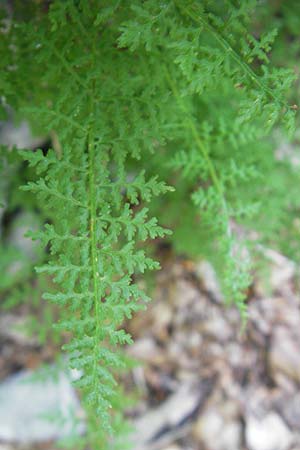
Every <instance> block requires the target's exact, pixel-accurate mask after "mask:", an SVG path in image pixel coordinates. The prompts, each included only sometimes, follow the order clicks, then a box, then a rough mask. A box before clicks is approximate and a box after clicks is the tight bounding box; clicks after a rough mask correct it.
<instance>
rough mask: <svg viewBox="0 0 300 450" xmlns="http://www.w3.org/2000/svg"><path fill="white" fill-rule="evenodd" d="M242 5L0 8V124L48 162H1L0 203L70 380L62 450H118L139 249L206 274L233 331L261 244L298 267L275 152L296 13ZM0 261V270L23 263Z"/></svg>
mask: <svg viewBox="0 0 300 450" xmlns="http://www.w3.org/2000/svg"><path fill="white" fill-rule="evenodd" d="M25 3H26V5H25ZM257 3H258V2H256V1H252V0H249V1H240V2H238V1H229V0H222V1H218V2H214V1H209V0H204V1H202V2H196V1H181V0H165V1H157V0H147V1H143V2H141V1H136V0H134V1H130V2H126V1H121V0H118V1H116V0H109V1H108V0H107V1H105V0H103V1H97V0H88V1H86V0H65V1H59V0H57V1H53V2H38V1H34V0H32V1H28V2H22V1H20V2H17V1H16V2H14V6H13V8H12V9H10V8H9V7H7V8H5V7H4V8H3V11H2V14H3V20H2V25H1V40H0V54H1V58H0V67H1V74H2V76H1V79H0V87H1V100H2V105H1V108H2V109H1V113H2V116H3V117H5V116H6V115H7V112H8V110H9V109H10V108H12V109H13V111H14V112H15V114H16V120H18V119H24V118H25V119H27V120H28V121H29V122H30V123H31V125H32V128H33V130H34V131H35V132H36V133H38V134H40V135H47V136H50V137H51V138H52V147H53V148H50V149H49V150H47V151H45V150H44V151H42V150H36V151H30V150H26V149H24V150H22V151H20V152H16V151H14V150H13V151H8V150H7V149H5V148H2V151H1V161H2V167H1V171H2V172H3V174H2V175H1V183H3V186H4V184H5V189H4V187H3V189H2V192H3V199H2V200H1V203H2V204H3V205H4V206H5V208H6V211H8V214H10V213H13V212H14V211H15V209H16V208H23V210H25V211H31V212H32V211H34V212H35V214H37V215H38V216H39V220H40V222H42V223H43V224H44V225H43V227H42V228H41V227H38V228H37V231H33V232H31V236H32V238H33V239H34V240H39V242H40V249H41V250H42V251H41V252H40V254H39V256H38V258H37V259H38V260H37V261H34V265H36V264H37V269H36V270H37V272H38V273H39V274H44V277H43V278H39V279H40V280H43V281H40V284H39V286H37V287H36V290H37V292H40V291H41V290H44V286H46V290H47V292H45V293H44V294H43V297H44V299H46V300H48V301H49V302H51V303H53V304H55V305H56V304H57V305H59V307H60V318H59V321H58V322H57V324H56V328H57V329H58V330H59V332H61V333H62V332H68V333H69V334H70V335H71V336H72V337H71V338H70V339H69V340H68V342H67V343H66V344H65V345H64V349H65V350H66V351H67V352H68V354H69V356H70V365H71V367H73V368H77V369H80V370H81V371H82V377H81V378H80V380H79V381H77V386H78V387H79V388H80V390H81V393H82V401H83V404H84V406H85V409H86V411H87V417H88V430H87V435H86V436H85V437H84V438H82V440H81V441H80V440H79V439H78V442H77V444H76V448H85V447H86V445H88V446H89V448H91V449H108V448H109V449H112V448H120V449H124V448H125V447H124V441H123V440H122V439H123V437H122V433H123V432H125V431H126V430H127V426H126V425H125V423H124V422H123V419H122V411H123V409H124V407H126V399H125V398H124V395H123V393H122V389H121V388H120V386H119V384H118V383H117V379H118V377H119V375H120V373H121V372H122V371H123V370H124V369H125V368H126V365H128V362H127V360H126V356H125V355H124V354H123V352H122V351H121V346H122V345H123V344H130V343H131V336H130V335H128V334H127V333H126V332H125V331H124V329H122V323H123V321H124V319H125V318H130V317H131V316H132V314H133V313H134V312H136V311H138V310H140V309H142V308H144V307H145V303H146V302H147V301H148V297H147V295H146V294H145V292H144V291H143V290H142V289H141V288H140V287H139V285H138V284H137V282H136V280H137V277H136V275H137V274H140V273H142V274H143V273H144V272H145V271H148V270H153V269H158V268H159V264H158V263H157V262H156V261H154V259H153V255H152V256H151V254H152V253H153V250H151V245H150V244H151V242H157V241H158V240H160V239H161V238H164V237H165V236H166V237H165V239H166V240H167V241H168V242H171V243H172V245H173V246H174V248H175V249H176V251H177V252H184V253H186V254H189V255H193V256H197V257H201V258H205V259H208V260H210V261H211V262H212V263H213V265H214V267H215V269H216V271H217V274H218V277H219V280H220V283H221V285H222V287H223V292H224V297H225V299H226V301H227V302H228V303H235V304H236V305H237V307H238V308H239V310H240V313H241V322H242V323H245V321H246V317H247V309H246V303H245V298H246V292H247V287H248V286H249V284H250V283H251V271H252V266H253V261H255V253H256V248H257V246H258V244H264V245H268V246H272V247H273V248H279V249H280V250H281V251H283V252H284V253H285V254H286V255H288V256H290V257H292V258H294V259H296V258H297V257H298V254H299V250H298V248H299V231H300V230H299V219H297V217H298V209H299V195H298V192H297V191H298V186H299V170H298V168H297V167H296V166H294V165H292V164H291V161H290V159H288V158H286V157H285V156H281V157H278V154H277V153H276V150H277V149H278V147H279V146H280V142H283V141H284V140H285V141H286V140H287V135H288V136H289V137H290V138H293V139H294V142H297V133H296V134H295V114H296V110H297V106H296V105H297V101H298V87H297V85H296V82H295V80H296V73H295V69H294V64H295V58H296V57H297V56H298V55H299V50H300V48H299V47H300V40H299V33H300V31H299V30H300V5H299V3H298V2H297V1H286V2H272V1H270V2H264V3H259V4H257ZM273 3H274V5H273ZM271 18H272V20H270V19H271ZM54 138H55V139H54ZM20 186H22V188H21V189H22V190H19V187H20ZM158 222H159V224H160V225H159V224H158ZM169 230H172V234H171V232H170V231H169ZM1 245H2V247H3V248H2V252H1V255H3V256H1V260H0V267H1V268H2V272H3V271H5V269H6V268H8V267H9V266H10V264H11V262H12V261H13V260H17V261H19V260H21V259H22V258H23V257H24V255H23V256H22V255H20V253H19V251H17V250H16V249H14V245H13V244H10V246H9V248H8V247H7V244H6V243H5V240H4V239H3V240H2V244H1ZM152 247H153V246H152ZM43 249H44V250H43ZM22 267H23V269H22V271H19V272H18V276H16V275H15V273H14V274H11V275H9V273H8V274H7V275H5V276H4V278H2V279H1V281H0V289H1V296H2V297H3V298H6V303H7V304H9V305H11V304H16V303H17V302H19V301H27V299H28V298H29V297H30V295H31V294H30V289H29V292H28V294H26V289H25V287H26V286H27V289H28V286H32V280H33V279H34V275H33V270H32V269H33V268H32V264H31V263H30V264H29V263H28V264H27V265H26V264H25V265H23V266H22ZM45 280H46V281H45ZM47 280H48V281H47ZM52 281H53V282H54V283H55V284H56V288H55V287H53V285H52ZM35 283H36V281H35ZM48 291H49V292H48ZM47 317H48V319H49V313H47ZM47 322H49V320H48V321H47ZM50 322H51V320H50ZM79 441H80V442H79Z"/></svg>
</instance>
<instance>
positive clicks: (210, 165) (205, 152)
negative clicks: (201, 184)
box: [164, 67, 231, 238]
mask: <svg viewBox="0 0 300 450" xmlns="http://www.w3.org/2000/svg"><path fill="white" fill-rule="evenodd" d="M164 71H165V75H166V78H167V81H168V83H169V86H170V88H171V90H172V92H173V95H174V97H175V99H176V101H177V103H178V105H179V106H180V108H181V110H182V112H183V113H184V115H185V117H186V122H187V125H188V127H189V129H190V130H191V133H192V136H193V137H194V139H195V142H196V144H197V147H198V148H199V150H200V152H201V153H202V155H203V157H204V159H205V161H206V163H207V167H208V170H209V173H210V176H211V179H212V182H213V184H214V185H215V187H216V189H217V192H218V194H219V196H220V200H221V203H222V209H223V214H224V216H225V218H226V222H227V226H226V232H227V236H228V238H231V229H230V216H229V211H228V206H227V202H226V198H225V196H224V190H223V186H222V184H221V183H220V180H219V176H218V173H217V170H216V168H215V166H214V164H213V162H212V160H211V158H210V157H209V153H208V150H207V148H206V147H205V145H204V144H203V142H202V140H201V139H200V137H199V133H198V130H197V127H196V125H195V121H194V119H193V118H192V117H191V114H190V113H189V111H188V110H187V108H186V106H185V104H184V102H183V101H182V99H181V97H180V94H179V92H178V89H177V86H176V83H175V82H174V80H173V79H172V77H171V75H170V73H169V71H168V69H167V68H166V67H164Z"/></svg>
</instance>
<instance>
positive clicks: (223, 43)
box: [174, 0, 288, 108]
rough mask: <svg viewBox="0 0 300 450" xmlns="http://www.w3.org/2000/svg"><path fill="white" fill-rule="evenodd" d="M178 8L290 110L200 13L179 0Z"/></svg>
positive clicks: (256, 82) (273, 97) (263, 89)
mask: <svg viewBox="0 0 300 450" xmlns="http://www.w3.org/2000/svg"><path fill="white" fill-rule="evenodd" d="M174 2H175V4H176V6H177V7H178V8H179V9H180V10H181V11H182V12H183V13H185V15H186V16H188V17H189V18H190V19H192V20H193V21H194V22H196V23H198V24H199V25H202V26H203V28H204V29H206V31H208V32H209V33H211V34H212V35H213V36H214V38H215V39H216V41H217V42H218V43H219V44H220V45H221V47H222V48H223V49H224V50H225V52H226V53H227V54H230V55H231V57H232V59H233V60H234V61H235V62H236V63H237V64H238V65H239V66H240V67H241V68H242V69H243V71H244V72H245V73H246V74H247V75H248V76H249V78H250V79H251V80H252V81H253V82H254V83H255V84H256V85H257V86H258V87H259V88H260V89H261V90H262V91H264V92H265V93H266V94H267V95H269V96H270V97H271V99H273V100H275V102H276V103H277V104H279V105H281V106H283V107H285V108H288V105H286V104H285V102H283V101H282V100H281V99H280V98H278V97H277V95H276V94H274V92H273V91H272V89H270V88H269V87H268V86H266V84H265V83H264V82H263V81H262V80H261V79H260V78H259V76H258V75H257V74H256V73H255V72H254V70H252V69H251V67H250V66H249V65H248V64H247V63H246V62H245V61H244V60H243V59H242V58H241V56H240V55H239V54H238V53H237V52H236V51H235V50H234V48H233V47H232V46H231V45H230V44H229V43H228V42H227V41H226V39H224V38H223V36H221V35H220V33H218V31H217V30H216V29H215V28H214V27H213V26H211V25H210V23H208V21H207V20H206V19H205V18H204V17H203V16H202V15H201V13H200V11H199V12H198V14H195V13H194V12H193V11H191V10H190V9H188V8H186V7H184V6H182V5H181V4H180V2H178V0H174Z"/></svg>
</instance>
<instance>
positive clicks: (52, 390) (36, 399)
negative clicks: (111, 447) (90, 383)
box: [0, 367, 84, 444]
mask: <svg viewBox="0 0 300 450" xmlns="http://www.w3.org/2000/svg"><path fill="white" fill-rule="evenodd" d="M49 371H50V372H51V371H52V372H53V371H54V374H55V375H56V377H54V376H53V377H49V374H48V376H46V374H44V373H42V372H30V371H22V372H20V373H18V374H17V375H13V376H11V377H9V378H8V379H7V380H5V381H4V382H2V383H1V384H0V441H3V442H5V443H10V442H14V443H20V444H30V443H34V442H45V441H50V440H56V439H58V438H63V437H65V436H67V435H68V434H69V433H70V432H71V431H72V427H73V425H74V420H73V419H74V415H72V414H71V411H73V412H74V414H75V416H76V418H77V420H79V421H80V424H79V426H78V428H77V431H78V433H82V432H83V430H84V424H83V412H82V410H81V408H80V405H79V400H78V399H77V397H76V394H75V391H74V389H73V387H72V385H71V381H70V379H69V377H68V376H67V375H66V374H65V373H64V372H58V373H57V370H56V369H53V367H51V368H50V367H49ZM49 416H53V417H55V418H56V419H58V420H54V421H53V420H49ZM47 417H48V418H47ZM61 419H62V420H61Z"/></svg>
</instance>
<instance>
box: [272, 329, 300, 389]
mask: <svg viewBox="0 0 300 450" xmlns="http://www.w3.org/2000/svg"><path fill="white" fill-rule="evenodd" d="M299 346H300V333H299V330H294V332H293V333H292V331H291V330H289V329H287V328H285V327H276V328H275V329H274V332H273V336H272V340H271V349H270V352H269V366H270V369H271V373H272V376H273V378H274V379H275V380H276V381H277V382H278V383H279V382H280V376H278V375H281V374H283V375H285V376H286V377H287V378H288V379H292V380H294V381H296V382H300V353H299Z"/></svg>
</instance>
